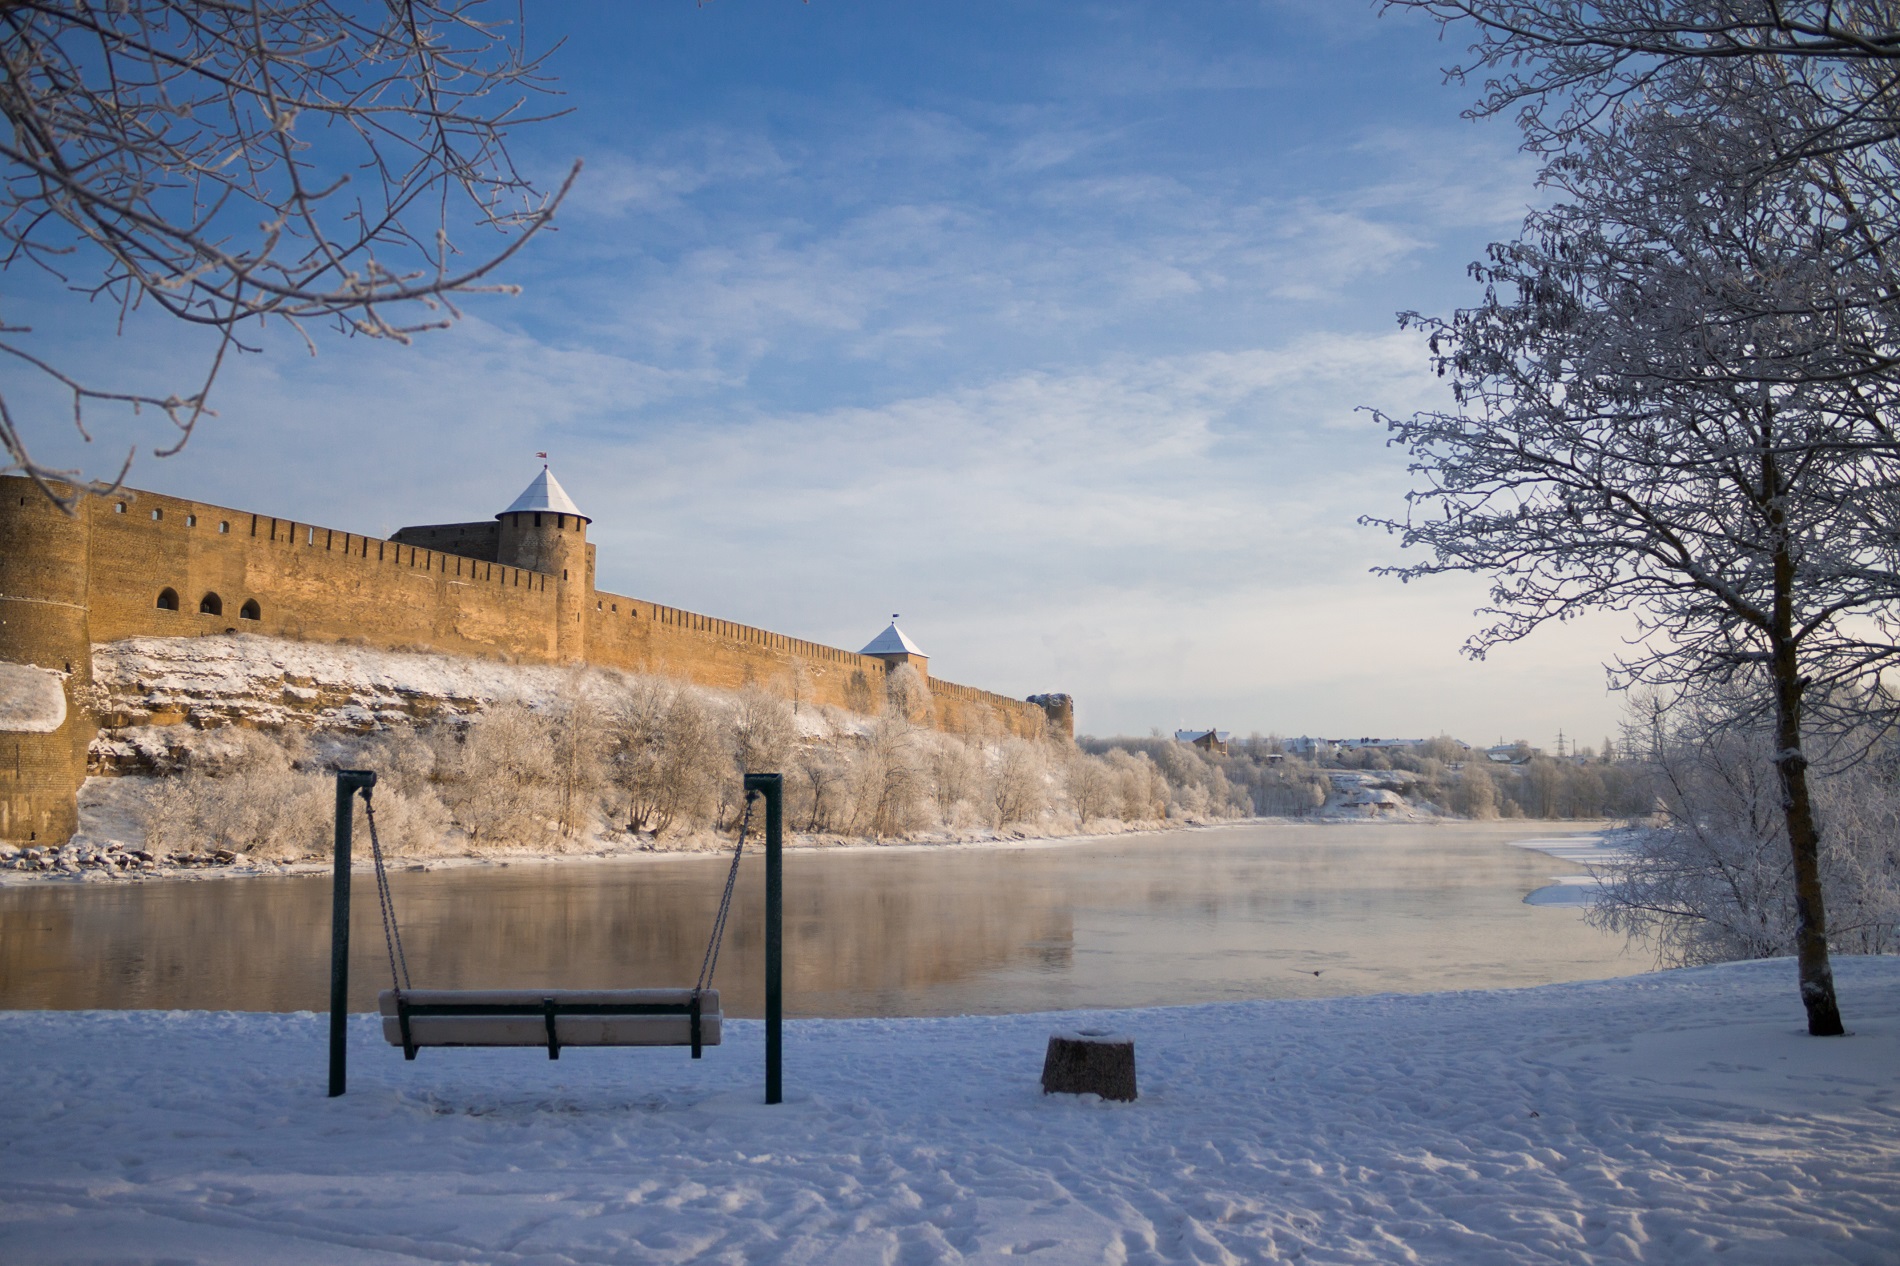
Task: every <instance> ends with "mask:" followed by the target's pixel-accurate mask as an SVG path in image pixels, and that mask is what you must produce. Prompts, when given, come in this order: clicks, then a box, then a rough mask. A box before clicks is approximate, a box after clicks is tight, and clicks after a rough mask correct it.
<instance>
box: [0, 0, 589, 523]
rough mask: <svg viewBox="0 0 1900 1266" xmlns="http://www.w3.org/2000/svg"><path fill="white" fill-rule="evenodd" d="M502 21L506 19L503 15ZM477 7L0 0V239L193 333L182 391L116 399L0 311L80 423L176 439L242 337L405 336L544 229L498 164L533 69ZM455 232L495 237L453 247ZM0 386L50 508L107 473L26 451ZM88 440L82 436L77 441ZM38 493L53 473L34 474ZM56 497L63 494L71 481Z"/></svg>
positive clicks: (244, 0) (448, 311)
mask: <svg viewBox="0 0 1900 1266" xmlns="http://www.w3.org/2000/svg"><path fill="white" fill-rule="evenodd" d="M517 12H518V11H517ZM508 17H509V10H508V9H507V8H506V7H505V6H502V5H500V4H495V3H490V2H489V0H216V2H215V3H204V2H197V0H193V2H188V0H114V2H113V3H103V4H102V3H96V2H93V0H11V2H9V3H7V4H5V5H0V56H4V57H5V59H6V75H5V77H4V79H3V80H0V115H4V118H5V121H6V129H5V131H4V133H0V162H3V163H4V170H3V172H0V243H4V250H5V264H6V266H7V267H9V268H11V267H13V266H16V265H20V266H25V265H32V266H37V267H38V268H41V269H43V270H45V271H46V272H47V273H49V274H50V275H51V276H52V277H54V278H55V279H56V280H57V281H58V282H59V283H60V284H62V285H64V286H66V287H67V288H69V290H70V291H71V292H72V293H74V294H75V295H79V296H83V297H85V298H86V299H89V300H98V299H104V300H106V301H108V302H109V303H111V304H112V305H113V306H114V307H115V308H117V309H118V310H119V312H120V314H121V315H120V319H121V325H122V326H123V322H124V319H125V317H126V315H127V314H129V313H131V312H132V311H134V310H136V309H139V308H143V307H146V306H148V305H149V306H155V307H156V308H157V309H158V310H159V311H161V312H163V313H164V314H166V315H168V316H171V317H175V318H177V319H178V320H180V321H183V322H185V323H187V324H188V325H192V326H198V327H202V328H204V329H205V330H207V331H208V332H209V333H210V335H211V344H210V347H209V349H208V354H207V360H206V363H205V365H204V369H203V372H202V373H201V374H200V375H198V376H196V379H195V385H191V386H187V387H183V388H181V389H180V390H178V391H174V392H169V393H164V394H159V393H151V392H138V391H126V390H120V389H117V388H114V387H111V386H108V385H103V384H101V383H99V382H97V381H95V380H92V379H89V378H87V377H84V376H81V375H80V374H78V373H77V372H76V371H74V370H71V369H68V368H62V367H60V366H59V365H57V364H55V363H54V361H53V360H52V359H50V358H49V357H47V356H45V355H42V354H41V353H39V352H37V351H35V350H33V348H32V346H31V341H30V339H29V338H28V337H27V336H28V335H30V333H31V331H30V330H29V329H27V328H25V327H22V326H19V325H17V324H9V325H4V326H0V352H4V353H5V354H6V355H8V356H10V357H12V358H14V359H16V360H18V361H20V362H22V363H24V364H26V365H28V366H31V367H32V368H33V369H35V370H37V371H39V372H40V373H42V374H44V375H46V376H47V377H48V378H50V379H51V380H52V382H53V383H55V384H57V386H58V388H59V389H60V390H61V391H63V392H64V393H65V394H66V396H67V397H68V398H69V399H70V400H71V404H72V421H73V423H74V425H76V426H77V427H78V428H79V431H80V433H81V435H87V427H86V413H87V410H88V408H89V407H90V406H94V405H99V404H117V405H125V406H130V407H132V408H134V409H138V408H141V407H149V408H151V409H154V410H157V411H158V412H160V413H162V414H163V415H164V416H165V417H166V418H167V419H168V420H169V422H170V424H171V425H172V427H174V428H175V431H174V433H173V434H172V436H171V440H170V443H169V446H166V447H160V448H158V449H157V450H156V451H157V452H158V454H159V455H161V456H162V455H165V454H169V453H173V452H176V451H178V449H179V448H180V447H181V446H183V445H184V443H185V442H186V441H187V440H188V439H189V438H190V436H191V433H192V429H193V428H194V427H195V426H196V425H197V424H198V422H199V420H200V419H201V418H202V417H203V416H204V415H205V414H206V412H207V411H208V409H209V401H210V395H211V389H212V385H213V383H214V382H215V381H216V379H217V376H218V372H219V370H220V369H221V368H222V366H223V365H224V364H225V362H226V359H227V357H228V356H229V354H230V353H231V352H233V351H238V350H248V349H247V348H246V345H245V344H244V342H243V341H242V338H241V335H240V331H241V330H242V329H246V328H249V329H257V328H259V327H261V326H263V325H265V324H267V323H269V322H270V321H272V320H281V321H283V322H285V323H287V324H288V325H290V326H291V327H292V328H294V329H295V330H297V331H298V333H299V334H300V335H301V336H302V337H303V338H304V340H305V341H306V343H307V344H308V345H309V346H310V348H311V350H313V351H314V350H315V343H314V341H312V339H311V332H312V331H313V330H314V329H315V328H317V327H318V326H325V325H327V326H330V327H333V328H335V329H337V330H340V331H343V332H346V333H350V334H357V335H362V336H365V337H369V338H383V339H392V340H395V341H397V342H407V341H408V340H409V338H410V337H411V336H412V335H414V334H416V333H417V332H419V331H422V330H426V329H432V328H438V327H441V326H443V325H445V324H447V323H448V322H449V321H451V320H453V319H454V318H455V317H456V316H457V315H458V313H457V311H456V309H455V307H454V306H453V299H454V296H456V295H461V294H469V293H473V292H476V291H481V290H498V289H506V287H500V286H495V285H492V284H491V283H490V282H489V280H488V279H489V277H490V276H491V274H492V273H493V272H494V270H495V268H496V266H497V265H499V264H500V263H501V262H502V261H504V260H506V259H507V258H508V257H509V256H511V255H513V254H514V253H515V252H516V251H517V250H519V249H520V248H521V245H522V244H523V243H524V242H525V241H527V240H528V239H529V238H530V237H532V236H533V235H534V234H535V233H536V232H537V231H539V230H540V229H542V228H543V227H545V226H546V225H547V223H548V222H549V219H550V218H551V217H552V216H553V214H554V210H555V208H556V206H558V205H559V203H560V201H561V198H562V196H564V195H565V193H566V191H567V189H568V187H569V186H570V185H571V184H572V181H573V179H574V175H575V174H576V173H577V172H578V170H579V165H578V164H576V166H575V168H574V170H573V171H570V172H569V174H568V177H567V181H566V182H565V183H563V184H562V186H561V188H560V190H559V191H558V192H556V193H555V194H553V195H552V196H549V195H545V194H542V193H539V192H537V191H536V190H535V189H534V187H533V186H532V184H531V183H530V182H529V180H528V179H527V178H526V177H524V176H523V175H522V174H521V173H520V172H519V171H518V170H517V169H516V168H515V166H514V164H513V162H512V160H511V159H510V157H509V154H508V149H507V144H506V142H507V138H508V134H509V132H510V131H511V130H512V129H514V128H516V127H519V126H521V125H523V124H525V123H528V122H530V121H532V116H531V115H530V113H529V112H528V111H527V109H526V103H527V101H528V100H529V99H530V98H531V96H532V95H533V94H534V93H536V92H538V91H542V90H544V89H545V87H546V85H545V82H544V81H543V79H542V77H541V58H540V57H538V56H535V55H531V54H530V53H529V52H528V51H527V49H526V47H525V43H524V37H523V35H522V32H521V28H520V25H519V22H518V21H516V22H513V23H511V22H509V21H508ZM463 228H468V229H472V230H486V231H491V232H493V233H495V234H497V235H498V240H497V243H496V245H494V246H493V247H490V248H486V249H484V250H481V251H478V252H476V253H474V254H472V255H465V254H464V253H463V248H462V244H460V243H458V241H457V240H456V239H457V234H458V233H459V231H460V230H461V229H463ZM247 323H248V325H247ZM28 429H29V426H28V424H27V423H26V422H24V421H23V420H22V419H21V418H20V417H19V416H18V415H17V414H16V412H15V408H14V406H13V404H11V403H10V402H9V401H8V399H7V398H6V397H4V396H0V443H4V445H5V449H6V465H5V466H3V467H0V471H20V472H23V473H25V474H26V475H28V476H29V477H31V478H32V479H34V480H35V481H36V482H38V484H39V486H40V487H41V489H42V490H43V491H44V492H45V493H46V494H47V495H48V496H50V497H53V498H54V499H55V500H57V501H59V502H61V504H63V505H66V506H68V507H70V506H71V505H72V504H73V503H74V499H75V497H76V496H78V495H81V494H82V493H83V491H86V490H92V491H98V490H102V489H104V488H107V487H110V486H111V485H112V484H113V483H116V482H117V481H118V480H122V479H123V478H124V476H125V473H126V470H127V469H129V467H130V465H131V461H132V456H133V454H132V453H128V454H127V455H126V457H125V459H124V463H123V464H122V465H121V466H120V468H119V470H118V473H117V476H116V477H115V479H114V480H112V481H100V480H92V481H90V482H89V481H88V479H87V476H86V475H85V474H84V472H82V471H78V470H55V469H51V468H49V467H47V466H46V465H44V464H42V463H41V462H39V461H37V460H36V459H35V458H34V457H33V455H32V452H31V451H30V448H29V445H28V438H27V433H28ZM87 438H88V439H89V438H90V436H87ZM56 484H59V485H64V486H63V487H55V485H56ZM75 488H77V489H79V490H80V491H78V492H75V491H74V489H75Z"/></svg>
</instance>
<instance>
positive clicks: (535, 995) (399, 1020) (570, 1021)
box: [377, 988, 723, 1059]
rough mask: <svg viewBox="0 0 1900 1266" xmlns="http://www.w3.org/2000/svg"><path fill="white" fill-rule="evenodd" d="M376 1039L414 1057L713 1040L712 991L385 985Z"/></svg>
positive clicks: (554, 1055) (715, 994) (555, 1054)
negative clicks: (475, 1049)
mask: <svg viewBox="0 0 1900 1266" xmlns="http://www.w3.org/2000/svg"><path fill="white" fill-rule="evenodd" d="M377 1003H378V1008H379V1009H380V1010H381V1012H382V1016H383V1037H384V1038H385V1039H387V1040H388V1042H389V1044H390V1045H391V1046H400V1047H402V1051H403V1056H404V1058H406V1059H414V1058H415V1057H416V1051H417V1049H418V1048H419V1047H424V1046H542V1047H546V1048H547V1052H548V1058H549V1059H559V1058H560V1057H561V1048H562V1047H563V1046H690V1047H692V1048H693V1058H694V1059H698V1058H699V1048H700V1047H702V1046H717V1045H719V1035H720V1021H721V1019H722V1018H723V1017H722V1016H721V1015H720V1011H719V991H718V990H717V989H701V990H693V989H691V988H686V989H404V990H402V991H400V992H398V991H397V990H394V989H385V990H383V991H382V993H381V994H380V995H378V997H377Z"/></svg>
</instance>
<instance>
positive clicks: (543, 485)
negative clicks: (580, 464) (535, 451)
mask: <svg viewBox="0 0 1900 1266" xmlns="http://www.w3.org/2000/svg"><path fill="white" fill-rule="evenodd" d="M534 510H546V511H551V512H553V513H555V514H572V515H575V516H577V517H579V518H583V519H587V521H588V522H589V523H592V522H593V520H592V519H588V518H587V516H586V515H584V514H582V513H581V508H580V507H579V506H577V505H575V504H574V498H572V497H570V496H568V495H567V489H565V488H563V487H561V481H560V480H558V479H556V478H555V477H554V472H553V471H551V470H549V469H548V468H547V467H546V466H543V467H542V468H541V473H540V474H538V475H536V476H535V477H534V479H533V481H532V482H531V483H529V484H528V486H527V487H526V488H523V489H522V490H521V495H520V496H519V497H516V498H515V502H514V504H513V505H511V506H509V507H508V508H507V509H506V510H503V511H502V512H501V513H502V514H524V513H527V512H530V511H534ZM495 517H496V518H500V517H501V515H499V514H498V515H496V516H495Z"/></svg>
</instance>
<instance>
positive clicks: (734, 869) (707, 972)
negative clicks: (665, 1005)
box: [693, 791, 761, 996]
mask: <svg viewBox="0 0 1900 1266" xmlns="http://www.w3.org/2000/svg"><path fill="white" fill-rule="evenodd" d="M760 798H761V797H760V795H759V793H758V792H756V791H748V792H746V795H745V817H743V818H742V819H740V821H739V843H738V844H737V846H735V847H734V848H733V850H732V866H731V868H730V869H729V870H727V871H726V891H725V893H724V895H722V896H721V897H720V898H719V913H718V915H717V916H716V917H715V918H714V919H713V933H712V939H711V940H710V941H708V942H707V943H706V958H705V960H704V961H703V962H701V963H700V965H699V983H698V984H696V985H694V986H693V993H694V995H695V996H697V995H699V994H701V993H704V992H705V991H706V990H708V989H710V988H712V981H713V973H714V972H715V971H717V970H719V948H720V946H721V945H722V944H723V943H724V941H725V939H726V916H727V915H728V914H730V913H731V912H732V889H733V885H735V884H736V883H738V882H739V858H740V856H741V855H742V854H743V853H744V852H745V837H746V832H747V831H748V830H749V829H751V826H752V806H753V805H754V804H756V803H758V801H759V800H760Z"/></svg>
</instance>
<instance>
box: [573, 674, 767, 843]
mask: <svg viewBox="0 0 1900 1266" xmlns="http://www.w3.org/2000/svg"><path fill="white" fill-rule="evenodd" d="M606 748H607V761H606V769H607V793H606V799H607V803H608V807H609V810H610V812H611V813H612V814H613V816H614V818H615V820H616V821H617V822H619V823H622V824H624V826H625V828H626V829H627V830H629V831H647V832H651V833H652V834H653V835H654V836H655V837H656V838H658V837H659V836H662V835H665V834H666V833H667V832H669V831H679V832H682V833H683V832H687V831H691V830H693V829H695V828H698V827H701V826H705V825H709V824H710V823H711V822H712V821H713V819H714V817H715V815H716V813H717V810H718V808H719V802H720V795H721V792H722V790H724V789H726V785H727V784H731V783H732V782H734V781H735V780H736V779H737V778H738V771H737V767H736V765H735V763H734V757H733V739H732V736H731V733H730V730H729V728H728V725H727V723H726V721H725V719H724V718H723V717H722V716H721V715H720V714H719V712H718V711H717V710H715V709H714V708H712V707H711V706H709V705H708V704H707V702H706V701H705V699H704V698H703V697H702V696H701V695H700V694H699V692H698V691H696V690H693V689H691V688H690V687H687V686H683V685H680V684H678V683H675V682H669V681H665V680H663V679H661V678H657V677H645V678H635V679H633V680H632V683H631V686H630V688H629V689H628V690H626V691H625V692H624V693H623V694H621V695H620V696H619V697H618V698H617V699H616V700H615V702H614V705H613V710H612V714H611V716H610V717H609V720H608V723H607V744H606Z"/></svg>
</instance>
